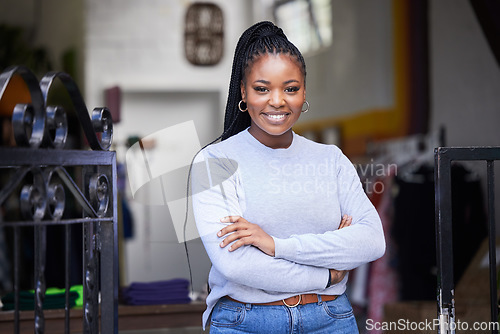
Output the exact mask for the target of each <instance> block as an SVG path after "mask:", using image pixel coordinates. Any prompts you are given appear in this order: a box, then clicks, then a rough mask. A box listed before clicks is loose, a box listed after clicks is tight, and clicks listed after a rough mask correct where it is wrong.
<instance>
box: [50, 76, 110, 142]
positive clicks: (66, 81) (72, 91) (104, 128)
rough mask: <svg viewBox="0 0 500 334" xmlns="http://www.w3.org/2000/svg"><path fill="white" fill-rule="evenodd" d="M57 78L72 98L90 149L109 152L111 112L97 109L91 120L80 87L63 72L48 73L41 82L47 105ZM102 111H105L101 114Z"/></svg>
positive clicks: (105, 109)
mask: <svg viewBox="0 0 500 334" xmlns="http://www.w3.org/2000/svg"><path fill="white" fill-rule="evenodd" d="M56 78H58V79H59V80H60V81H61V82H62V84H63V85H64V87H65V88H66V90H67V91H68V93H69V96H70V97H71V101H72V102H73V106H74V108H75V111H76V114H77V115H78V119H79V121H80V124H81V126H82V128H83V132H84V134H85V137H86V138H87V141H88V143H89V145H90V148H92V149H93V150H104V151H107V150H108V149H109V148H110V147H111V141H112V137H113V123H112V121H111V112H110V111H109V110H108V109H107V108H96V109H97V110H99V111H97V112H96V110H94V111H93V112H92V120H91V119H90V117H89V114H88V111H87V106H86V105H85V102H84V101H83V98H82V95H81V94H80V90H79V89H78V86H77V85H76V83H75V82H74V81H73V79H72V78H71V77H70V76H69V75H68V74H66V73H63V72H51V73H47V74H46V75H45V76H44V77H43V78H42V80H40V89H41V91H42V94H43V98H44V102H45V104H46V103H47V97H48V93H49V90H50V87H51V86H52V83H53V82H54V79H56ZM101 110H103V111H102V112H101ZM94 115H96V116H94ZM98 115H100V116H98ZM99 133H102V135H101V136H100V137H101V138H99V136H98V134H99Z"/></svg>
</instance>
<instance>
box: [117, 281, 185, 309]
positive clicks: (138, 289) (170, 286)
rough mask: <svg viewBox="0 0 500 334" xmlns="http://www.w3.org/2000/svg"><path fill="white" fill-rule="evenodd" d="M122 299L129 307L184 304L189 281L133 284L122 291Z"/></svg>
mask: <svg viewBox="0 0 500 334" xmlns="http://www.w3.org/2000/svg"><path fill="white" fill-rule="evenodd" d="M122 299H123V301H124V302H125V303H126V304H129V305H157V304H185V303H189V302H191V298H189V281H188V280H187V279H183V278H176V279H172V280H168V281H156V282H149V283H145V282H135V283H132V284H130V286H129V287H127V288H123V289H122Z"/></svg>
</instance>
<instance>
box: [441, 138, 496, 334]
mask: <svg viewBox="0 0 500 334" xmlns="http://www.w3.org/2000/svg"><path fill="white" fill-rule="evenodd" d="M434 153H435V155H434V158H435V193H436V211H435V213H436V247H437V252H436V253H437V265H438V317H439V325H440V327H439V333H447V334H449V333H455V328H456V327H457V326H456V319H455V297H454V282H453V243H452V203H451V197H452V192H451V186H452V184H451V163H452V161H472V160H476V161H478V160H482V161H486V169H487V193H488V239H489V273H490V304H491V324H497V323H498V300H497V299H498V298H497V272H496V232H495V191H494V185H495V184H494V177H495V174H494V169H493V167H494V161H495V160H500V147H439V148H436V150H435V152H434ZM491 332H492V333H498V326H492V331H491Z"/></svg>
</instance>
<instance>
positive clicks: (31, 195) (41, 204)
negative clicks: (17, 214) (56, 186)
mask: <svg viewBox="0 0 500 334" xmlns="http://www.w3.org/2000/svg"><path fill="white" fill-rule="evenodd" d="M32 173H33V184H26V185H24V186H23V188H22V189H21V196H20V207H21V215H22V216H23V218H24V219H26V220H35V221H40V220H42V219H43V217H44V215H45V209H46V207H47V187H46V184H45V182H44V178H43V175H42V172H41V171H40V170H39V169H34V170H32Z"/></svg>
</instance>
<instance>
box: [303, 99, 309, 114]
mask: <svg viewBox="0 0 500 334" xmlns="http://www.w3.org/2000/svg"><path fill="white" fill-rule="evenodd" d="M304 103H305V104H307V108H306V110H302V112H304V113H306V112H308V111H309V102H307V100H305V101H304Z"/></svg>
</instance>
